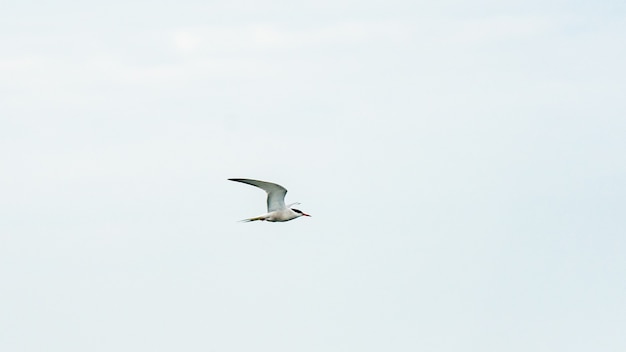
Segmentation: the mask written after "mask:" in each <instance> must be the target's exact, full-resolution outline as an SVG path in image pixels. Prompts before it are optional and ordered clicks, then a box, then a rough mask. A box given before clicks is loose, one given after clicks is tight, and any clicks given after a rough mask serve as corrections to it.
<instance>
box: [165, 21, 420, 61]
mask: <svg viewBox="0 0 626 352" xmlns="http://www.w3.org/2000/svg"><path fill="white" fill-rule="evenodd" d="M407 32H408V28H407V26H406V25H404V24H401V23H397V22H340V23H335V24H330V25H327V26H320V27H314V28H293V27H287V26H280V25H276V24H251V25H245V26H210V27H194V28H181V29H177V30H175V31H174V32H173V34H172V35H171V38H172V43H173V47H174V48H175V50H177V51H178V52H180V53H185V54H187V53H194V52H198V51H209V52H217V51H220V52H223V51H226V52H232V51H248V50H272V49H302V48H322V47H326V46H332V45H336V44H342V45H348V44H363V43H367V42H369V41H378V42H379V41H397V40H398V39H399V38H402V37H403V36H404V34H406V33H407Z"/></svg>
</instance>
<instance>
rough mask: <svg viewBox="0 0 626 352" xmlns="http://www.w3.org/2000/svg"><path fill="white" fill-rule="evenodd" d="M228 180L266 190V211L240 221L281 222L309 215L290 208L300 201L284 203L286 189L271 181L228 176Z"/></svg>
mask: <svg viewBox="0 0 626 352" xmlns="http://www.w3.org/2000/svg"><path fill="white" fill-rule="evenodd" d="M229 180H230V181H236V182H242V183H247V184H249V185H252V186H256V187H259V188H260V189H262V190H264V191H265V192H267V213H266V214H263V215H261V216H257V217H254V218H250V219H244V220H241V221H244V222H248V221H256V220H262V221H271V222H277V221H278V222H283V221H289V220H293V219H295V218H299V217H301V216H311V215H309V214H306V213H304V212H303V211H302V210H298V209H294V208H291V206H292V205H296V204H300V203H292V204H289V205H288V206H286V205H285V194H287V190H286V189H285V187H283V186H281V185H277V184H275V183H271V182H265V181H258V180H250V179H247V178H229Z"/></svg>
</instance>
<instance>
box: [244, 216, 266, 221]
mask: <svg viewBox="0 0 626 352" xmlns="http://www.w3.org/2000/svg"><path fill="white" fill-rule="evenodd" d="M257 220H265V216H264V215H262V216H257V217H255V218H250V219H243V220H239V222H250V221H257Z"/></svg>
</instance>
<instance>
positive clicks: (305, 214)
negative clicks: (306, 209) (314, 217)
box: [302, 213, 311, 217]
mask: <svg viewBox="0 0 626 352" xmlns="http://www.w3.org/2000/svg"><path fill="white" fill-rule="evenodd" d="M302 215H304V216H308V217H311V215H309V214H307V213H302Z"/></svg>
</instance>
